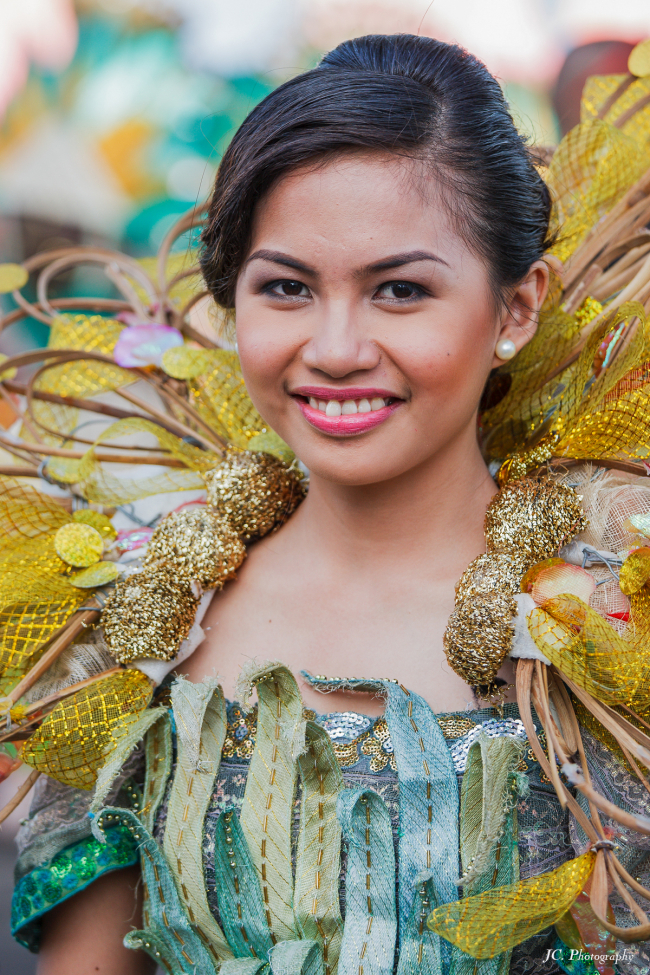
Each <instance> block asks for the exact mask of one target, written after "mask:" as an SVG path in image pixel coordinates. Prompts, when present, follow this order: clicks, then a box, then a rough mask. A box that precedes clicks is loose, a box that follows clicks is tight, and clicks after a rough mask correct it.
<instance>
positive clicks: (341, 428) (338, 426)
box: [293, 387, 404, 437]
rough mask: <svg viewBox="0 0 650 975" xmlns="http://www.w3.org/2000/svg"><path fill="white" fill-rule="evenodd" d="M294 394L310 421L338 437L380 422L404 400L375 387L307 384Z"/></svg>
mask: <svg viewBox="0 0 650 975" xmlns="http://www.w3.org/2000/svg"><path fill="white" fill-rule="evenodd" d="M293 396H294V398H295V400H296V402H297V404H298V406H299V408H300V411H301V413H302V415H303V416H304V417H305V419H306V420H307V422H308V423H310V424H311V425H312V426H313V427H316V429H317V430H321V431H322V432H323V433H329V434H331V435H333V436H337V437H346V436H347V437H351V436H354V435H355V434H358V433H364V432H365V431H366V430H371V429H372V428H373V427H376V426H379V424H380V423H383V422H384V420H387V419H388V417H389V416H391V414H393V413H394V412H395V410H396V409H398V407H400V406H401V405H402V403H403V402H404V401H403V400H401V399H398V398H397V397H396V396H392V395H390V394H389V393H387V392H386V391H385V390H375V389H342V390H338V389H337V390H334V389H323V388H313V387H304V388H302V389H300V390H296V392H295V393H294V394H293Z"/></svg>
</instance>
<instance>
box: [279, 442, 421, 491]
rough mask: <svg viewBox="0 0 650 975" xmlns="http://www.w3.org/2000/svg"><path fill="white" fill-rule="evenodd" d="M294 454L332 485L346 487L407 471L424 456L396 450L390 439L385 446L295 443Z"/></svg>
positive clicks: (345, 443) (379, 481) (391, 477)
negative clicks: (321, 445)
mask: <svg viewBox="0 0 650 975" xmlns="http://www.w3.org/2000/svg"><path fill="white" fill-rule="evenodd" d="M296 446H297V448H298V449H296V448H295V447H292V449H294V450H295V453H296V456H297V457H299V459H300V460H301V461H302V463H303V464H304V465H305V466H306V467H307V468H308V470H309V472H310V474H312V475H313V476H315V477H319V478H322V479H323V480H325V481H330V482H332V483H334V484H341V485H344V486H347V487H362V486H364V485H370V484H380V483H382V482H383V481H391V480H393V479H394V478H399V477H401V476H402V475H404V474H406V473H408V471H410V470H412V469H413V468H414V467H417V466H418V465H419V464H421V463H422V462H423V460H425V459H426V457H424V456H423V455H422V449H421V445H419V446H420V449H418V450H414V451H413V452H411V451H408V450H406V451H405V450H403V449H402V450H399V451H397V450H396V444H395V442H394V441H392V439H391V443H389V444H388V445H385V444H383V445H381V444H372V445H370V444H368V443H367V442H366V443H365V444H364V443H363V442H359V440H357V441H356V442H353V441H352V440H348V441H345V442H341V441H337V442H336V443H335V444H332V445H331V446H329V445H327V446H324V447H323V449H320V450H319V449H318V448H315V447H314V445H309V446H306V445H302V446H303V450H302V451H301V450H300V446H301V445H296Z"/></svg>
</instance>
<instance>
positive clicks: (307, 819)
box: [294, 721, 344, 975]
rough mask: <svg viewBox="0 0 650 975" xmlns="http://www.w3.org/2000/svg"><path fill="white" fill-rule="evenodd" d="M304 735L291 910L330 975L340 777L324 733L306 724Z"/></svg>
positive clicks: (338, 932)
mask: <svg viewBox="0 0 650 975" xmlns="http://www.w3.org/2000/svg"><path fill="white" fill-rule="evenodd" d="M305 737H306V742H307V751H306V752H305V754H304V755H301V756H300V758H299V759H298V763H299V766H300V774H301V779H302V802H301V807H300V833H299V836H298V854H297V857H296V880H295V888H294V911H295V915H296V922H297V924H298V928H299V930H300V936H301V937H302V938H306V939H308V940H313V941H318V942H320V943H321V944H322V947H323V963H324V966H325V975H334V973H335V972H336V970H337V965H338V958H339V953H340V950H341V940H342V937H343V922H342V920H341V911H340V907H339V875H340V872H341V824H340V823H339V821H338V819H337V817H336V802H337V799H338V796H339V793H340V792H341V791H342V789H343V788H344V785H343V776H342V775H341V770H340V768H339V764H338V762H337V761H336V755H335V754H334V749H333V748H332V743H331V741H330V737H329V735H328V734H327V732H326V731H325V729H324V728H321V727H320V726H319V725H317V724H315V723H314V722H313V721H310V722H308V724H307V730H306V736H305Z"/></svg>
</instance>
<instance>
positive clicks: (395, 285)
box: [375, 281, 424, 301]
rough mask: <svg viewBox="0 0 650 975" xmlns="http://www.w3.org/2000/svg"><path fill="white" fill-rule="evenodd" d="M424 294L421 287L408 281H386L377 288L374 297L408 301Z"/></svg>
mask: <svg viewBox="0 0 650 975" xmlns="http://www.w3.org/2000/svg"><path fill="white" fill-rule="evenodd" d="M423 294H424V291H423V290H422V288H420V287H419V286H418V285H417V284H412V283H411V282H410V281H387V282H386V284H382V285H381V287H380V288H378V290H377V292H376V295H375V297H376V298H389V299H392V300H393V301H395V300H397V301H409V300H411V301H412V300H413V299H415V298H421V297H422V295H423Z"/></svg>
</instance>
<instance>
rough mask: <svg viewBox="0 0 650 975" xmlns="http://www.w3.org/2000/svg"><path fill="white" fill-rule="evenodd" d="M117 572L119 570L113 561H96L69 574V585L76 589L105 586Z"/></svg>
mask: <svg viewBox="0 0 650 975" xmlns="http://www.w3.org/2000/svg"><path fill="white" fill-rule="evenodd" d="M119 574H120V570H119V569H118V567H117V566H116V564H115V562H96V563H95V565H91V566H89V567H88V568H87V569H82V570H81V572H75V574H74V575H73V576H70V585H72V586H75V588H77V589H94V588H95V587H96V586H105V585H107V584H108V583H109V582H113V580H114V579H117V577H118V575H119Z"/></svg>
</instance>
